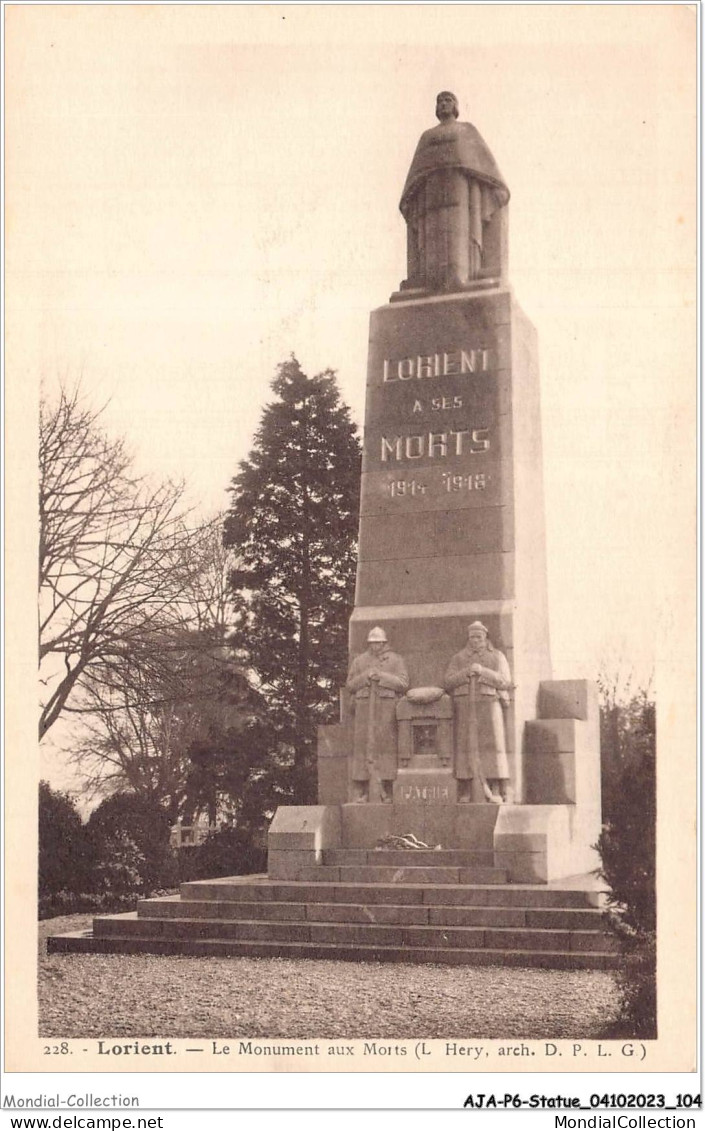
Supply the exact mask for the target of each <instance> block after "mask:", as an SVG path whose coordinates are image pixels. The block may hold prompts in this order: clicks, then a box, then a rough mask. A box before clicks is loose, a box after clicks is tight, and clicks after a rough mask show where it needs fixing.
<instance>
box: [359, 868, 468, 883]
mask: <svg viewBox="0 0 705 1131" xmlns="http://www.w3.org/2000/svg"><path fill="white" fill-rule="evenodd" d="M340 879H341V881H342V882H343V883H349V884H376V883H380V884H457V883H458V869H457V868H414V867H409V868H385V867H377V868H373V867H366V868H355V867H352V868H341V869H340Z"/></svg>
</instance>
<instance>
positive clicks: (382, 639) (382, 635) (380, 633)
mask: <svg viewBox="0 0 705 1131" xmlns="http://www.w3.org/2000/svg"><path fill="white" fill-rule="evenodd" d="M367 643H368V644H369V646H370V651H372V652H374V654H375V655H376V656H378V655H379V654H380V652H382V651H383V650H384V646H385V644H386V643H387V634H386V632H385V631H384V629H383V628H379V626H377V627H376V628H371V629H370V631H369V632H368V634H367Z"/></svg>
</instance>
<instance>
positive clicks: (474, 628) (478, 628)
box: [468, 620, 487, 636]
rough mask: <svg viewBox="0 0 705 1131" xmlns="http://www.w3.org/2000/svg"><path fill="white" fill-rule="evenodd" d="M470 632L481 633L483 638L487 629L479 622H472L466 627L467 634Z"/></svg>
mask: <svg viewBox="0 0 705 1131" xmlns="http://www.w3.org/2000/svg"><path fill="white" fill-rule="evenodd" d="M471 632H482V633H484V635H485V636H487V627H486V626H485V625H484V624H483V623H482V621H481V620H474V621H473V622H472V624H469V625H468V633H471Z"/></svg>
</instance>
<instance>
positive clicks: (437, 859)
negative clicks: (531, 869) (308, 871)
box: [323, 848, 494, 868]
mask: <svg viewBox="0 0 705 1131" xmlns="http://www.w3.org/2000/svg"><path fill="white" fill-rule="evenodd" d="M323 863H324V865H332V866H339V865H344V866H347V867H364V866H365V865H372V866H373V867H393V868H475V867H481V868H494V852H493V851H492V849H462V848H438V849H433V850H431V849H429V850H428V851H427V850H425V849H422V848H415V849H394V848H327V849H325V850H324V852H323Z"/></svg>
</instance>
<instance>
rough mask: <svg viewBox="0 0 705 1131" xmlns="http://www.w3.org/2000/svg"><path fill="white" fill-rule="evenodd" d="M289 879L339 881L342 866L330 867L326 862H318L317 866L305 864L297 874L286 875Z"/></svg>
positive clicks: (322, 881) (310, 881)
mask: <svg viewBox="0 0 705 1131" xmlns="http://www.w3.org/2000/svg"><path fill="white" fill-rule="evenodd" d="M286 878H287V879H296V880H300V881H301V882H302V883H306V884H310V883H314V884H315V883H322V884H324V883H338V881H339V880H340V868H328V867H326V865H325V864H316V865H315V867H311V866H310V865H304V866H302V867H301V868H299V870H298V872H297V874H296V876H293V877H286Z"/></svg>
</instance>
